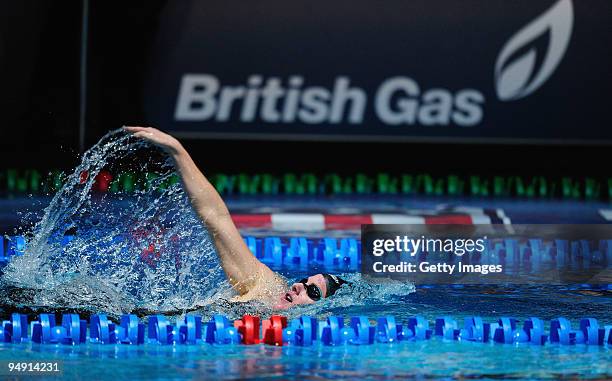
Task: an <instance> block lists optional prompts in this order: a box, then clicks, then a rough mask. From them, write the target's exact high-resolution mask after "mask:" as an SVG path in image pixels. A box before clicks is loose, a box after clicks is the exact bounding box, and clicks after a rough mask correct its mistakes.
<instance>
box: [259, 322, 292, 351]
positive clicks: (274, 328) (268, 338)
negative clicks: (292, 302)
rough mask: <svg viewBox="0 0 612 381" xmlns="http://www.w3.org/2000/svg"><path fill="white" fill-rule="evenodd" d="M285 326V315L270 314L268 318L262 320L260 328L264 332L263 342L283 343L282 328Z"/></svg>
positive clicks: (269, 343) (279, 344) (280, 344)
mask: <svg viewBox="0 0 612 381" xmlns="http://www.w3.org/2000/svg"><path fill="white" fill-rule="evenodd" d="M286 327H287V317H286V316H279V315H272V317H271V318H270V320H264V321H263V323H262V329H263V332H264V339H263V341H264V343H266V344H268V345H276V346H282V345H283V328H286Z"/></svg>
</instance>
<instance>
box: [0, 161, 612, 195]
mask: <svg viewBox="0 0 612 381" xmlns="http://www.w3.org/2000/svg"><path fill="white" fill-rule="evenodd" d="M110 176H111V177H112V180H111V181H110V184H109V186H108V192H110V193H128V194H129V193H134V192H136V191H140V190H149V189H152V188H153V189H158V190H160V191H163V190H165V189H168V187H170V186H172V185H174V184H177V183H179V182H180V178H179V177H178V175H177V174H172V175H170V176H166V177H163V178H162V177H160V174H158V173H154V172H143V173H136V172H121V173H114V174H111V175H110ZM209 178H210V181H211V183H212V184H213V186H214V187H215V189H217V191H218V192H219V193H221V194H222V195H280V194H286V195H310V196H314V195H332V196H333V195H351V194H362V195H365V194H380V195H397V194H401V195H427V196H456V197H463V196H472V197H496V198H524V199H546V198H559V199H566V200H587V201H612V178H606V179H597V178H593V177H581V178H576V177H569V176H564V177H561V178H554V177H546V176H531V177H527V176H516V175H510V176H500V175H497V176H480V175H476V174H474V175H470V176H460V175H456V174H449V175H436V176H434V175H431V174H428V173H419V174H399V175H398V174H392V173H386V172H385V173H377V174H374V175H367V174H364V173H356V174H354V175H339V174H337V173H327V174H323V175H315V174H313V173H293V172H291V173H284V174H280V175H273V174H270V173H254V174H249V173H238V174H227V173H217V174H212V175H209ZM65 179H66V175H65V174H64V173H63V172H62V171H59V170H54V171H50V172H48V173H47V174H46V175H42V174H41V171H38V170H34V169H28V170H16V169H8V170H4V171H0V194H25V193H31V194H40V193H53V192H56V191H57V190H59V189H60V187H61V186H62V184H63V183H64V181H65ZM96 189H97V188H96ZM606 189H607V191H606Z"/></svg>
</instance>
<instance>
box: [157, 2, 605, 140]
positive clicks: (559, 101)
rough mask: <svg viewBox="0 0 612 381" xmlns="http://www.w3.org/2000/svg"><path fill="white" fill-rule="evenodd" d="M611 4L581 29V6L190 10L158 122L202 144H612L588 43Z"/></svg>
mask: <svg viewBox="0 0 612 381" xmlns="http://www.w3.org/2000/svg"><path fill="white" fill-rule="evenodd" d="M230 2H231V0H230ZM186 3H189V4H190V5H189V6H186V5H185V4H186ZM305 4H306V3H304V7H306V5H305ZM610 4H611V3H610V2H605V1H599V0H596V1H595V2H593V3H591V4H590V5H591V7H593V6H595V7H600V8H602V9H601V11H600V12H597V13H596V14H597V15H599V16H598V17H595V18H593V17H591V18H590V19H588V20H581V19H579V18H578V16H577V15H579V14H581V12H578V11H577V9H578V8H579V4H578V2H576V1H572V0H546V1H542V2H534V3H529V4H524V6H523V7H516V6H512V5H511V4H509V3H508V2H507V1H504V0H491V1H487V2H483V3H482V9H480V11H479V12H478V15H475V14H474V13H473V12H470V11H469V10H468V9H466V8H465V7H462V6H460V5H458V4H457V3H456V2H453V1H448V0H435V1H425V0H414V1H411V2H402V1H393V2H392V3H391V4H389V7H386V8H385V9H384V10H381V12H379V13H377V14H376V17H374V16H373V15H372V12H371V10H370V8H371V7H372V6H373V2H372V1H369V0H356V1H355V2H353V3H352V4H351V6H350V7H348V8H347V6H345V5H342V4H335V3H328V2H322V3H321V4H319V6H313V7H306V8H304V9H302V13H299V12H296V9H295V7H296V6H297V5H295V4H293V5H291V6H290V5H288V4H285V3H284V2H282V1H280V0H266V1H262V2H257V4H251V3H248V4H245V3H240V6H239V7H231V6H229V5H228V4H227V3H226V2H219V3H218V4H217V3H213V4H211V3H208V2H197V1H193V2H185V3H183V4H182V5H173V6H174V7H176V9H174V10H172V11H168V12H167V14H166V19H165V22H162V28H161V30H160V36H161V37H160V39H159V40H160V43H159V44H158V49H157V51H156V54H154V61H153V62H154V65H153V66H152V70H150V73H151V75H150V77H149V81H148V89H147V91H146V93H147V94H150V96H149V101H148V102H147V114H148V116H149V121H150V122H151V123H155V124H157V125H162V126H164V127H165V128H166V129H167V130H170V131H174V132H175V133H176V134H178V135H181V134H183V135H189V136H192V137H197V136H202V137H207V136H221V137H223V136H228V137H232V136H233V137H245V138H249V137H256V135H260V136H266V137H274V136H278V137H280V138H286V137H298V138H299V137H300V136H301V137H307V136H308V135H312V136H316V137H317V139H325V137H332V136H336V137H337V136H342V137H345V138H347V139H351V138H353V137H371V138H373V139H376V138H384V139H387V140H395V139H407V140H409V139H411V138H431V139H436V138H440V139H455V138H463V139H467V140H470V139H472V140H479V141H487V140H491V141H493V140H503V141H508V140H514V139H520V140H525V139H529V140H531V139H534V140H542V141H545V140H547V139H548V140H550V139H551V138H554V139H561V140H564V139H567V141H570V140H576V141H589V140H591V141H594V142H601V141H607V140H611V141H612V133H611V132H610V131H608V130H604V129H602V128H601V126H602V124H605V120H606V118H607V120H608V121H611V122H612V118H610V115H608V113H607V112H604V110H605V109H606V108H605V107H603V103H605V101H604V98H605V97H606V96H607V95H606V94H607V92H608V90H606V89H607V88H609V87H610V86H611V85H612V84H611V82H612V81H610V75H609V70H608V65H606V64H605V62H606V60H608V61H610V59H609V57H607V56H606V57H603V56H601V54H598V53H597V51H592V50H589V49H588V48H589V47H590V46H592V45H593V41H592V40H589V39H588V38H587V37H586V36H585V35H584V34H582V35H580V34H576V33H575V29H576V28H575V26H576V25H577V24H579V23H581V22H582V23H585V22H587V23H589V24H590V25H594V24H597V23H599V24H601V26H602V27H604V26H605V25H608V24H609V22H612V20H607V19H606V17H608V18H610V17H609V14H612V13H608V12H605V10H604V8H605V9H608V10H612V6H611V5H610ZM313 5H314V4H313ZM582 6H583V5H580V7H582ZM247 8H248V9H247ZM298 8H299V7H298ZM440 8H444V9H449V11H448V12H445V13H444V15H443V16H442V15H440V14H439V9H440ZM451 10H453V11H451ZM264 14H265V15H266V17H259V16H257V15H264ZM606 15H608V16H606ZM225 23H227V25H226V24H225ZM230 24H231V25H232V27H231V28H229V27H227V26H228V25H230ZM173 36H180V38H178V37H177V38H176V39H174V37H173ZM590 37H591V39H592V38H596V39H600V40H601V41H600V44H601V45H602V46H608V44H609V43H612V38H611V37H610V36H608V35H603V34H602V35H596V36H590ZM169 43H170V44H169ZM576 57H579V59H577V58H576ZM585 61H588V62H589V68H585V67H582V66H577V65H576V63H577V62H580V63H582V62H585ZM602 61H604V62H602ZM608 63H610V64H612V62H608ZM584 84H588V85H589V86H590V87H589V88H585V86H584ZM600 106H601V107H600ZM587 124H588V125H589V127H585V125H587Z"/></svg>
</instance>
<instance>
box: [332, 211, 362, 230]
mask: <svg viewBox="0 0 612 381" xmlns="http://www.w3.org/2000/svg"><path fill="white" fill-rule="evenodd" d="M367 224H372V216H371V215H368V214H326V215H325V227H326V228H336V227H337V228H348V227H360V226H361V225H367Z"/></svg>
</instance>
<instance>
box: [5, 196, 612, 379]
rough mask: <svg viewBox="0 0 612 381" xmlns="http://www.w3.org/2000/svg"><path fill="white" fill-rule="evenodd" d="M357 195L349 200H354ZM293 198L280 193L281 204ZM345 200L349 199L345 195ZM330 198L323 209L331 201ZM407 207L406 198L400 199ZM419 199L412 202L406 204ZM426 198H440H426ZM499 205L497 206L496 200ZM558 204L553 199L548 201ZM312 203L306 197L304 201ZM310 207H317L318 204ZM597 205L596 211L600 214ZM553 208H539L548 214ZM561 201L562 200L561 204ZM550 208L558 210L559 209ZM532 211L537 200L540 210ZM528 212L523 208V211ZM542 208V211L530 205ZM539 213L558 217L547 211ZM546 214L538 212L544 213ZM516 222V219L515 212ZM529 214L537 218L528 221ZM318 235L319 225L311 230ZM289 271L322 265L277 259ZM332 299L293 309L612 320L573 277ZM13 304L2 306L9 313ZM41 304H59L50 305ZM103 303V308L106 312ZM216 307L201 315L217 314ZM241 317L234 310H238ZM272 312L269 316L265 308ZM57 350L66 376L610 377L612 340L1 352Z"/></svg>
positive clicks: (366, 292)
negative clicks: (563, 282) (292, 265)
mask: <svg viewBox="0 0 612 381" xmlns="http://www.w3.org/2000/svg"><path fill="white" fill-rule="evenodd" d="M252 202H253V200H251V201H248V202H247V201H244V200H242V201H237V202H236V203H235V205H236V207H248V206H249V203H252ZM350 203H351V201H350V200H348V201H346V205H349V204H350ZM288 204H289V205H290V203H283V202H279V203H278V204H276V206H287V205H288ZM372 204H373V205H370V206H371V207H376V208H378V209H379V210H380V209H384V208H387V207H388V208H397V207H398V205H397V202H395V201H389V200H387V201H385V202H381V203H379V204H377V205H374V204H375V203H372ZM336 205H340V206H342V203H339V204H338V203H336ZM328 206H329V204H326V203H325V202H322V203H319V204H317V207H318V208H321V207H323V208H325V207H328ZM400 206H401V205H400ZM414 206H418V205H413V204H409V203H408V204H405V205H403V206H402V207H414ZM420 206H421V207H423V208H425V207H432V205H430V204H427V203H421V204H420ZM495 206H499V205H493V207H495ZM549 206H550V205H549ZM300 207H304V205H300ZM311 207H314V206H312V205H311ZM599 207H600V205H597V206H595V207H593V208H591V209H588V210H589V213H591V212H593V213H595V210H596V209H597V208H599ZM530 208H531V207H530V206H529V205H523V204H520V203H516V204H511V203H509V204H508V205H507V206H506V211H507V214H509V215H512V213H513V212H508V209H510V210H513V211H514V215H516V216H520V215H524V216H527V215H529V213H528V209H530ZM564 208H566V209H564V210H565V211H566V212H567V213H565V212H564V213H562V215H563V216H564V217H563V221H553V222H580V221H582V220H583V219H585V218H586V217H584V216H581V215H576V217H575V218H576V219H577V220H575V221H566V220H567V219H568V218H569V216H570V215H571V214H572V213H573V212H571V211H576V210H579V209H580V208H579V207H577V206H575V205H574V206H572V205H569V204H568V205H566V206H565V207H564ZM545 209H546V208H543V207H542V208H541V209H537V210H539V211H540V212H542V213H544V212H545ZM553 209H554V208H553ZM546 210H549V211H550V210H551V209H550V208H548V209H546ZM532 211H533V209H532ZM521 213H523V214H521ZM531 215H533V213H532V214H531ZM540 218H541V219H540V220H539V221H540V222H551V221H550V220H547V219H545V218H543V217H542V216H540ZM536 219H537V218H536ZM513 222H516V221H513ZM522 222H533V221H531V220H529V221H528V220H525V221H522ZM243 233H246V234H252V233H256V235H271V234H275V235H285V236H286V235H292V234H298V232H282V233H281V232H275V231H271V230H245V231H243ZM320 233H321V234H327V235H333V236H337V237H342V236H353V237H355V236H356V234H358V232H355V231H334V232H320ZM310 234H314V233H313V232H311V233H310ZM276 270H279V271H280V272H281V273H282V274H283V275H285V276H287V277H288V278H289V279H299V278H301V277H302V276H303V275H308V274H312V273H313V272H318V271H319V270H320V269H316V268H309V269H301V270H296V269H288V268H282V267H280V268H278V269H276ZM338 300H339V301H341V302H332V301H326V302H324V303H321V304H320V305H319V306H317V308H316V309H313V308H311V307H298V308H295V309H292V310H291V311H288V314H289V315H290V316H291V317H295V316H299V315H303V314H309V315H312V316H315V317H316V318H318V319H319V320H322V319H324V318H325V317H327V316H330V315H336V316H343V317H345V318H349V317H351V316H356V315H365V316H368V317H369V318H371V319H375V318H377V317H380V316H384V315H394V316H395V317H396V319H397V320H399V321H405V320H407V319H408V318H409V317H412V316H414V315H417V314H418V315H422V316H424V317H426V318H427V319H428V320H429V321H430V324H431V323H432V322H433V321H434V319H435V318H437V317H439V316H444V315H450V316H452V317H453V318H455V319H456V320H457V321H458V322H460V324H461V322H462V321H463V318H464V317H467V316H474V315H477V316H481V317H483V318H484V319H485V321H487V322H493V321H495V320H496V319H497V318H499V317H501V316H509V317H514V318H517V319H519V320H520V321H522V320H524V319H527V318H529V317H532V316H533V317H539V318H541V319H544V320H546V321H547V323H548V321H549V320H550V319H554V318H557V317H561V316H562V317H566V318H568V319H570V320H571V321H572V323H573V326H574V327H575V326H576V325H577V324H578V321H579V319H581V318H584V317H593V318H596V319H598V320H599V322H600V324H612V291H611V290H609V289H607V288H589V287H564V286H527V285H522V286H499V285H497V286H487V285H479V286H477V285H474V286H463V287H460V286H436V287H424V286H422V285H418V286H417V287H416V289H413V288H412V286H411V285H409V284H408V285H406V284H403V285H392V286H388V287H383V288H382V289H377V288H375V287H374V288H364V289H361V291H360V292H359V293H358V294H356V295H351V296H345V297H344V298H338ZM10 312H12V311H9V310H4V311H2V310H0V314H1V315H2V317H3V318H4V317H6V315H7V314H8V313H10ZM40 312H52V311H48V310H41V311H40ZM100 312H103V311H100ZM215 312H219V311H213V310H201V311H198V313H199V314H202V315H205V316H210V315H212V314H213V313H215ZM237 317H239V316H234V317H233V318H237ZM264 317H265V316H264ZM547 330H548V327H547ZM27 359H40V360H51V359H58V360H62V361H64V364H65V365H64V375H63V376H61V379H84V378H92V379H96V380H97V379H100V380H106V379H115V380H116V379H121V380H122V379H151V378H158V379H279V380H281V379H295V378H299V379H305V380H309V379H312V380H317V379H324V378H333V379H348V380H353V379H376V380H378V379H419V380H423V379H438V378H441V379H496V380H499V379H584V378H592V379H601V380H604V379H611V378H612V348H610V347H609V346H603V347H597V346H586V345H576V346H558V345H550V344H549V345H545V346H542V347H535V346H530V345H501V344H492V343H484V344H483V343H474V342H445V341H442V340H440V339H438V338H434V339H432V340H430V341H421V342H400V343H395V344H374V345H371V346H356V345H345V346H339V347H324V346H321V345H315V346H313V347H282V348H277V347H270V346H265V345H255V346H222V345H210V344H204V345H201V346H157V345H152V344H145V345H142V346H137V347H136V346H134V347H132V346H122V345H96V344H91V343H88V344H84V345H76V346H65V345H51V344H46V345H38V344H22V345H12V344H2V345H0V360H27Z"/></svg>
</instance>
